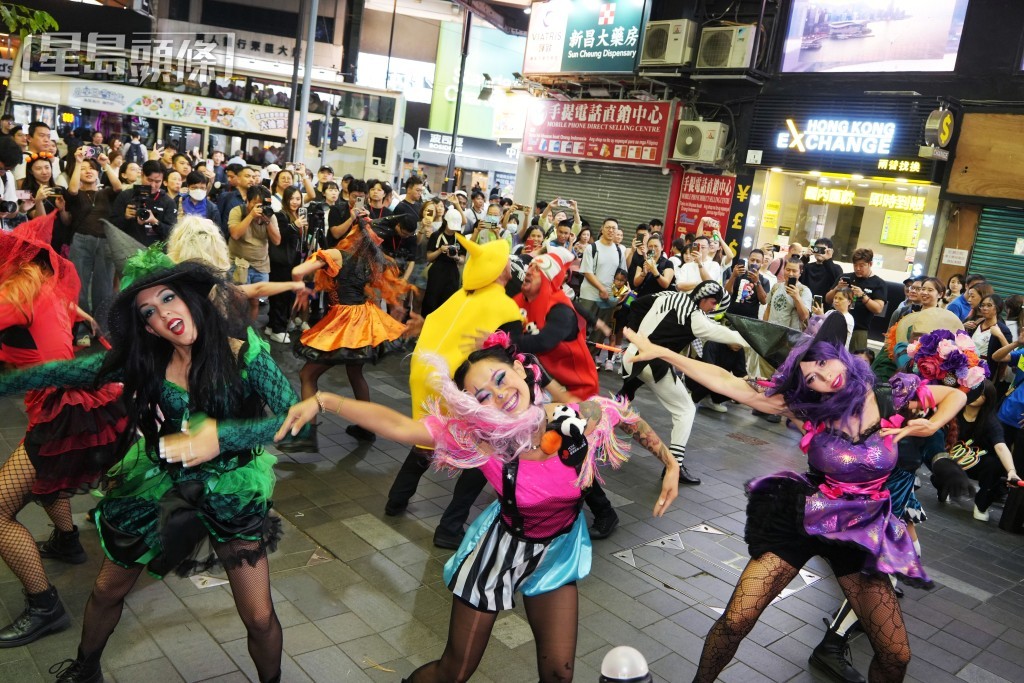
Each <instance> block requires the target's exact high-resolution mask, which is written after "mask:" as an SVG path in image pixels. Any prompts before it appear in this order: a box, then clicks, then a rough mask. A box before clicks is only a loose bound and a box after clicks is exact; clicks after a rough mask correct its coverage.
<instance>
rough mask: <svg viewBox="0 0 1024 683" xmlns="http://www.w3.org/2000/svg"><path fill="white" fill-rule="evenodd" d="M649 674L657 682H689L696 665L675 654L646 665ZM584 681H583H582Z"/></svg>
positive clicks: (672, 653)
mask: <svg viewBox="0 0 1024 683" xmlns="http://www.w3.org/2000/svg"><path fill="white" fill-rule="evenodd" d="M647 665H648V667H649V669H650V671H651V674H652V675H653V676H656V677H657V678H656V679H655V680H659V681H689V680H692V679H693V676H694V674H695V673H697V665H696V664H695V663H694V662H691V661H689V660H687V659H685V658H683V657H681V656H680V655H678V654H676V653H675V652H670V653H669V654H667V655H665V656H664V657H662V658H661V659H658V660H655V661H653V662H648V663H647ZM584 680H585V679H584Z"/></svg>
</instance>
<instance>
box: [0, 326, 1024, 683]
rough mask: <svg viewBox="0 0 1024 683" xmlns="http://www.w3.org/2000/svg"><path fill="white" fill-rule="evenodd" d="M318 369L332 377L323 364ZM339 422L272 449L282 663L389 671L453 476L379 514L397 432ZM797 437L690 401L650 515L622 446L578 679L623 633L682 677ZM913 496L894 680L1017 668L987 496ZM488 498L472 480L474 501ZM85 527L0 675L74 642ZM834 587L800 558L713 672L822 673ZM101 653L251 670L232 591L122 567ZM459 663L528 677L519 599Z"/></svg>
mask: <svg viewBox="0 0 1024 683" xmlns="http://www.w3.org/2000/svg"><path fill="white" fill-rule="evenodd" d="M274 353H275V356H276V357H277V358H278V359H279V361H280V363H281V365H282V367H283V368H284V369H285V372H286V373H287V374H288V375H289V376H291V377H297V374H298V372H297V371H298V367H299V365H300V363H299V362H298V361H297V360H295V359H294V358H292V357H291V355H290V353H288V352H287V349H285V348H284V347H283V346H281V345H275V348H274ZM367 370H368V375H369V379H370V384H371V391H372V392H373V396H374V399H375V400H378V401H380V402H383V403H387V404H390V405H392V406H394V407H395V408H396V409H398V410H401V411H403V412H407V411H408V394H407V392H406V386H407V385H406V377H407V365H406V364H405V363H404V362H403V360H402V359H400V358H389V359H387V360H386V361H385V362H383V363H381V364H380V365H379V366H376V367H374V368H368V369H367ZM602 385H603V386H604V388H605V389H606V390H609V391H610V390H614V389H616V388H617V387H618V383H617V381H616V380H615V379H614V378H613V377H612V375H610V374H609V373H602ZM321 387H322V388H324V389H331V390H338V391H340V392H341V393H348V391H347V387H346V386H345V380H344V373H343V372H341V371H338V370H335V371H332V372H330V373H329V374H328V375H327V376H326V377H325V379H324V381H322V382H321ZM636 405H637V407H638V409H639V410H640V412H641V413H642V414H643V415H644V417H645V418H646V419H647V420H648V421H650V422H651V423H652V424H653V425H654V427H655V429H656V430H657V431H658V433H659V434H661V435H663V436H667V435H668V432H669V423H668V420H667V419H666V418H667V416H666V414H665V413H664V411H663V410H662V409H661V408H660V406H658V404H657V403H656V402H655V401H654V400H653V397H652V395H651V394H650V393H649V392H646V391H645V390H641V392H640V395H639V397H638V400H637V404H636ZM24 424H25V419H24V412H23V410H22V407H21V402H20V397H18V398H7V399H2V400H0V453H3V454H6V453H10V452H11V451H12V450H13V448H14V446H15V445H16V444H17V442H18V440H19V439H20V437H21V435H22V434H23V433H24ZM344 427H345V424H344V423H342V422H341V421H339V420H337V419H332V418H330V417H328V418H327V419H326V422H325V424H324V425H323V426H322V427H321V429H320V453H319V454H297V455H292V456H281V458H280V462H279V464H278V466H277V472H278V475H279V484H278V487H277V491H276V494H275V497H274V498H275V507H276V509H277V512H278V513H279V514H280V515H281V517H282V518H283V519H284V522H285V527H286V534H285V537H284V540H283V541H282V543H281V546H280V548H279V549H278V551H277V553H275V554H274V555H273V556H272V557H271V571H272V579H271V580H272V584H273V590H274V600H275V605H276V607H277V612H278V615H279V617H280V619H281V622H282V625H283V626H284V629H285V631H284V649H285V653H286V657H285V663H284V676H283V678H282V680H284V681H288V682H289V683H292V682H304V681H317V682H318V683H320V682H323V683H326V682H334V681H393V682H397V681H398V680H399V679H400V678H401V677H402V676H405V675H408V674H409V673H410V672H411V671H412V670H413V669H414V668H415V667H417V666H419V665H420V664H422V663H424V662H426V661H429V660H431V659H434V658H436V657H437V656H439V655H440V653H441V651H442V649H443V646H444V642H445V637H446V633H447V627H448V617H449V610H450V604H451V597H450V593H449V592H448V590H447V588H446V587H445V586H444V584H443V583H442V580H441V570H442V567H443V564H444V561H445V560H446V559H447V558H448V557H449V555H450V553H449V552H448V551H442V550H438V549H436V548H434V547H433V545H432V543H431V535H432V533H433V529H434V526H435V524H436V522H437V520H438V519H439V517H440V514H441V511H442V510H443V508H444V506H445V505H446V503H447V500H448V497H449V493H450V490H451V488H452V485H453V481H452V480H450V479H448V477H447V476H446V475H443V474H438V473H434V472H431V473H429V474H428V475H427V476H426V477H425V478H424V480H423V482H422V484H421V486H420V489H419V493H418V494H417V496H416V497H415V498H414V499H413V502H412V504H411V505H410V506H409V509H408V512H407V513H406V514H405V515H403V516H401V517H386V516H384V514H383V507H384V501H385V498H386V494H387V490H388V488H389V487H390V484H391V481H392V479H393V477H394V474H395V473H396V472H397V470H398V466H399V463H400V462H401V461H402V460H404V458H405V454H406V452H407V449H406V448H405V447H404V446H399V445H397V444H394V443H390V442H386V441H383V440H380V441H377V442H376V443H375V444H373V445H365V444H363V445H360V444H358V443H356V442H355V441H354V440H352V439H351V438H350V437H348V436H347V435H345V433H344V431H343V430H344ZM796 441H797V437H796V434H795V432H792V431H787V430H786V429H785V428H784V427H782V426H779V425H769V424H767V423H765V422H763V421H761V420H758V419H756V418H754V417H752V416H751V414H750V411H749V410H748V409H746V408H744V407H741V406H730V408H729V412H728V413H727V414H718V413H711V412H708V411H705V410H700V411H698V415H697V420H696V425H695V428H694V433H693V437H692V439H691V444H690V448H689V452H690V457H689V460H688V463H689V468H690V470H691V471H692V472H694V473H695V474H697V475H698V476H700V477H701V478H702V479H703V480H704V483H703V485H701V486H698V487H684V488H682V489H681V490H680V498H679V500H678V501H677V502H676V504H675V506H674V507H673V509H672V510H671V511H670V512H669V513H668V514H666V515H665V517H663V518H661V519H657V520H656V519H653V518H652V517H651V516H650V511H651V508H652V506H653V503H654V499H655V496H656V495H657V493H658V490H659V486H658V483H657V482H658V473H659V472H660V470H661V465H660V464H659V463H657V462H656V461H655V460H654V459H653V458H651V457H650V456H648V455H647V454H646V453H642V452H639V451H636V452H635V456H634V459H633V461H632V462H630V463H629V464H627V465H626V466H625V467H624V468H623V469H622V470H620V471H618V472H606V473H605V476H606V478H607V481H608V485H607V490H608V493H609V497H611V499H612V501H613V503H614V504H615V507H616V509H617V510H618V514H619V516H620V518H621V520H622V523H621V526H620V527H619V529H618V530H617V531H616V532H615V533H614V534H613V535H612V537H611V538H610V539H608V540H605V541H595V542H594V567H593V572H592V574H591V575H590V577H588V578H587V579H586V580H584V581H583V582H581V584H580V628H579V646H578V649H577V657H578V659H577V666H576V673H575V680H576V681H580V682H592V681H596V680H597V678H598V670H599V667H600V662H601V659H602V658H603V656H604V654H605V653H606V652H607V650H608V649H609V648H610V647H611V646H613V645H632V646H634V647H636V648H638V649H639V650H640V651H641V652H642V653H643V654H644V655H645V656H646V657H647V659H648V661H649V663H650V666H651V670H652V671H653V672H654V675H655V677H656V679H657V680H661V681H689V680H690V679H691V678H692V676H693V673H694V671H695V669H696V661H697V659H698V657H699V654H700V648H701V645H702V642H703V638H704V635H705V634H706V632H707V630H708V628H709V627H710V626H711V624H712V622H713V621H714V619H715V618H717V614H718V610H720V609H721V607H722V606H724V604H725V601H726V600H727V599H728V597H729V594H730V593H731V591H732V586H733V584H734V582H735V579H736V576H737V575H738V572H739V570H740V569H742V567H743V563H744V562H745V559H746V547H745V545H744V544H743V542H742V530H743V522H744V505H745V500H744V497H743V491H742V486H743V482H744V481H746V480H747V479H749V478H751V477H753V476H756V475H760V474H765V473H768V472H771V471H774V470H778V469H786V468H792V469H801V468H802V467H803V463H802V457H801V454H800V453H799V451H798V450H797V448H796ZM0 457H5V456H0ZM919 495H920V496H921V499H922V501H923V502H924V504H925V506H926V509H927V511H928V514H929V521H928V523H927V524H926V525H924V527H922V530H921V538H922V543H923V546H924V555H925V560H926V566H927V569H928V570H929V572H930V573H931V575H932V577H933V578H935V579H936V581H937V583H938V584H939V586H938V587H937V588H936V589H935V590H933V591H931V592H924V591H917V590H913V589H907V591H906V593H907V595H906V598H904V600H903V603H902V604H903V608H904V613H905V617H906V621H907V628H908V630H909V631H910V634H911V646H912V648H913V651H914V660H913V662H912V663H911V665H910V671H909V676H908V680H913V681H920V682H922V683H964V682H965V681H966V682H968V683H1003V682H1004V681H1005V682H1014V683H1015V682H1017V681H1024V619H1022V618H1021V616H1020V615H1021V614H1022V613H1024V586H1022V582H1021V581H1022V577H1024V537H1016V536H1011V535H1009V534H1006V533H1003V532H1001V531H1000V530H999V529H998V528H997V526H996V520H998V516H999V513H1000V511H999V510H998V509H997V510H994V511H993V515H992V517H993V521H991V522H989V523H987V524H985V523H981V522H976V521H974V520H973V519H972V518H971V514H970V509H969V507H966V506H957V505H941V506H940V505H939V504H938V503H936V499H935V493H934V490H933V489H932V488H931V486H930V485H929V484H928V483H927V482H925V483H924V487H923V488H922V490H921V491H920V492H919ZM492 499H493V498H492V496H490V494H487V495H485V496H483V497H482V498H481V501H480V508H481V509H482V507H483V506H484V505H486V504H487V503H489V502H490V501H491V500H492ZM92 505H93V503H92V501H91V499H90V498H89V497H86V496H80V497H78V498H76V499H75V500H74V502H73V506H74V510H75V512H76V514H77V516H78V518H79V519H81V518H82V516H83V515H84V513H85V511H86V510H88V509H89V508H90V507H92ZM22 519H23V520H24V521H25V523H26V525H27V526H28V527H29V528H30V529H31V530H32V531H33V533H34V534H35V535H36V537H37V538H40V539H41V538H44V537H46V536H47V535H48V533H49V530H48V528H47V526H46V523H47V519H46V517H45V515H44V514H43V512H42V510H41V509H40V508H38V507H36V506H32V507H30V508H29V509H27V510H26V511H25V512H24V513H23V514H22ZM83 530H84V532H85V533H84V534H83V542H84V544H85V545H86V549H87V550H88V551H89V562H88V563H86V564H84V565H81V566H78V567H66V566H62V565H58V564H56V563H49V564H48V565H47V568H48V571H50V575H51V580H52V581H53V582H54V584H55V585H57V587H58V588H59V590H60V592H61V595H62V597H63V598H64V601H65V603H66V604H67V606H68V608H69V610H70V612H71V614H72V617H73V621H74V625H73V627H72V629H70V630H68V631H65V632H64V633H61V634H58V635H55V636H51V637H47V638H44V639H43V640H41V641H39V642H37V643H34V644H33V645H30V646H28V647H24V648H16V649H12V650H0V682H10V683H30V682H34V681H50V680H52V677H51V676H49V675H48V674H47V669H48V668H49V667H50V666H51V665H52V664H54V663H56V662H58V661H60V660H61V659H64V658H66V657H71V656H73V655H74V653H75V647H76V645H77V641H78V633H79V630H80V628H81V616H82V613H83V609H84V605H85V601H86V599H87V597H88V594H89V591H90V589H91V586H92V581H93V579H94V578H95V575H96V571H97V569H98V567H99V558H100V557H101V553H100V550H99V547H98V543H97V540H96V535H95V533H93V532H92V528H91V526H89V525H84V526H83ZM214 583H215V582H214ZM837 595H838V587H837V586H836V583H835V581H834V580H833V579H832V577H831V572H830V571H829V569H828V567H827V565H826V564H825V563H823V562H821V561H820V560H817V559H815V560H814V561H812V562H811V563H810V564H809V565H808V566H807V571H806V572H804V573H803V574H802V575H801V577H800V578H799V579H797V580H795V581H794V582H793V584H792V585H791V586H790V588H789V590H788V591H787V593H786V594H785V597H784V598H782V599H780V600H779V601H778V602H777V603H776V604H775V605H773V606H772V607H770V608H769V609H768V610H767V611H766V612H765V614H764V617H763V618H762V619H761V622H760V623H759V624H758V626H757V627H756V628H755V629H754V631H753V633H752V635H751V637H750V638H749V639H748V640H747V641H746V642H744V644H743V645H742V646H741V647H740V650H739V653H738V655H737V658H736V661H735V662H734V663H733V664H732V665H731V666H730V667H729V668H728V669H726V671H725V672H724V673H723V675H722V677H721V680H723V681H730V682H732V681H735V682H739V681H742V682H743V683H750V682H753V681H810V680H825V679H824V678H823V677H822V676H821V675H820V674H818V673H816V672H811V671H809V667H808V665H807V657H808V656H809V654H810V650H811V648H812V647H813V646H814V645H815V644H816V643H817V642H818V640H819V639H820V638H821V635H822V632H823V626H822V619H823V618H827V617H828V615H829V613H830V612H831V611H832V610H834V609H835V607H836V605H837V604H838V598H837ZM22 604H23V603H22V595H21V586H20V584H18V582H17V581H16V580H15V579H14V577H13V576H12V575H11V574H10V572H9V570H8V569H7V568H6V566H3V565H2V563H0V619H4V620H5V623H7V622H6V620H9V617H10V615H12V614H17V613H18V612H20V610H21V609H22ZM852 649H853V656H854V660H855V663H856V665H857V667H858V668H859V669H860V670H861V671H862V672H864V673H866V672H867V668H868V663H869V661H870V656H871V655H870V648H869V646H868V644H867V641H866V639H865V638H864V637H863V636H860V637H857V638H856V639H855V640H854V641H853V644H852ZM103 664H104V670H105V672H106V680H107V681H117V682H118V683H148V682H150V681H152V682H154V683H173V682H175V681H190V682H191V681H217V682H218V683H235V682H238V683H241V682H243V681H248V680H253V681H255V680H256V678H255V673H254V671H253V668H252V665H251V663H250V660H249V656H248V653H247V651H246V642H245V631H244V629H243V628H242V625H241V622H240V621H239V619H238V616H237V614H236V613H235V610H234V605H233V602H232V598H231V593H230V590H229V589H228V588H227V587H226V586H223V585H212V586H209V587H199V586H198V585H197V584H196V583H195V582H194V581H192V580H187V579H178V578H172V579H168V580H166V581H164V582H162V583H159V582H154V581H152V580H151V579H148V578H143V579H142V580H141V581H140V582H139V585H138V586H137V588H136V590H135V591H134V592H133V593H132V594H131V595H130V596H129V598H128V601H127V606H126V609H125V612H124V616H123V618H122V619H121V623H120V625H119V626H118V629H117V631H116V632H115V634H114V636H113V638H112V639H111V641H110V644H109V646H108V647H107V650H106V653H105V655H104V659H103ZM473 680H474V681H481V682H483V683H486V682H488V681H495V682H500V683H516V682H518V681H523V682H526V681H536V680H537V674H536V657H535V652H534V647H533V642H532V637H531V634H530V630H529V627H528V626H527V623H526V619H525V614H524V612H523V610H522V607H521V606H520V607H519V608H517V609H515V610H513V611H511V612H508V613H506V614H504V615H502V616H501V618H499V620H498V622H497V625H496V628H495V630H494V634H493V637H492V639H491V642H490V644H489V646H488V649H487V653H486V655H485V656H484V659H483V662H482V664H481V666H480V669H479V672H478V674H477V675H476V676H474V678H473Z"/></svg>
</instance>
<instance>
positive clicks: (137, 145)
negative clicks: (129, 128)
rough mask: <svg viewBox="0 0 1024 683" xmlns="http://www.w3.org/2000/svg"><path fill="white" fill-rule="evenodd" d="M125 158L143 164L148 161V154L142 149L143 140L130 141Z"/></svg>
mask: <svg viewBox="0 0 1024 683" xmlns="http://www.w3.org/2000/svg"><path fill="white" fill-rule="evenodd" d="M124 160H125V161H127V162H130V163H133V164H138V165H139V166H142V164H143V163H145V161H146V154H145V153H144V152H143V151H142V143H141V142H130V143H128V149H127V150H126V151H125V153H124Z"/></svg>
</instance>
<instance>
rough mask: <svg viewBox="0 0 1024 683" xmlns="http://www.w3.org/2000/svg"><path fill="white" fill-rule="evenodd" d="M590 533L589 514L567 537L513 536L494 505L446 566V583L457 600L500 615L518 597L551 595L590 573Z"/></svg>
mask: <svg viewBox="0 0 1024 683" xmlns="http://www.w3.org/2000/svg"><path fill="white" fill-rule="evenodd" d="M590 564H591V545H590V534H589V533H588V532H587V525H586V522H585V518H584V517H583V515H579V516H577V518H576V522H575V523H574V524H573V525H572V526H571V527H569V529H567V530H566V531H565V532H564V533H562V534H559V535H558V536H555V537H554V538H553V539H550V540H547V541H543V542H542V541H531V540H528V539H524V538H520V537H518V536H515V535H514V534H512V533H511V532H510V531H509V530H508V528H507V527H506V526H505V524H504V523H502V520H501V505H500V503H499V502H498V501H494V502H493V503H491V505H490V506H488V507H487V509H486V510H484V511H483V512H482V513H481V514H480V516H479V517H477V518H476V520H475V521H474V522H473V524H472V525H470V527H469V529H468V530H467V531H466V537H465V538H464V539H463V541H462V545H461V546H459V549H458V551H456V553H455V554H454V555H453V556H452V557H451V559H449V560H448V562H447V563H446V564H445V566H444V580H445V583H446V584H447V585H448V588H449V589H451V591H452V593H453V594H454V595H455V597H457V598H459V599H461V600H463V601H465V602H467V603H469V604H470V605H472V606H473V607H475V608H476V609H478V610H482V611H485V612H498V611H500V610H506V609H511V608H512V607H514V606H515V594H516V592H517V591H518V592H521V593H522V594H523V595H525V596H533V595H540V594H542V593H548V592H550V591H553V590H555V589H556V588H560V587H562V586H565V585H567V584H570V583H573V582H575V581H577V580H579V579H582V578H583V577H584V576H586V575H587V574H589V573H590Z"/></svg>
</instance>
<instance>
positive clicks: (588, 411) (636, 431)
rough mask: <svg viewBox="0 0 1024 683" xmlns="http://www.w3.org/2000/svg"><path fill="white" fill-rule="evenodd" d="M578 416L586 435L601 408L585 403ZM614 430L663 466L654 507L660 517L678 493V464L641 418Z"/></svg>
mask: <svg viewBox="0 0 1024 683" xmlns="http://www.w3.org/2000/svg"><path fill="white" fill-rule="evenodd" d="M579 412H580V416H581V417H583V418H585V419H586V420H587V433H588V434H589V433H590V431H591V430H592V429H593V428H594V427H595V426H596V425H597V423H598V422H599V421H600V420H601V417H602V413H601V406H600V404H598V403H597V402H595V401H585V402H583V403H581V404H580V410H579ZM616 428H617V429H618V430H619V431H621V432H622V433H624V434H627V435H629V436H631V437H633V440H634V441H636V442H637V443H638V444H640V445H641V446H643V447H644V448H646V449H647V450H648V451H650V452H651V454H652V455H654V457H656V458H657V459H658V460H660V461H661V462H662V464H664V465H665V476H664V477H663V478H662V482H661V494H660V495H659V496H658V502H657V503H656V504H655V505H654V516H655V517H661V516H662V515H663V514H665V510H667V509H668V506H669V505H671V504H672V501H673V500H675V499H676V496H677V495H678V493H679V463H677V462H676V460H675V458H673V457H672V454H671V453H670V452H669V450H668V446H666V445H665V444H664V442H662V440H661V439H660V438H659V437H658V435H657V434H655V432H654V430H653V429H651V426H650V425H649V424H647V422H645V421H644V420H643V419H642V418H637V420H636V422H634V423H632V424H627V423H626V422H619V423H618V424H617V425H616Z"/></svg>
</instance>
